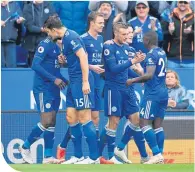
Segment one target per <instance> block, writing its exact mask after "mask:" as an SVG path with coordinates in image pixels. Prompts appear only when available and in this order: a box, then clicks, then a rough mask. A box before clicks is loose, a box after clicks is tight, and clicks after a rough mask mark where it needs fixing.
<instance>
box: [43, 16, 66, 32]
mask: <svg viewBox="0 0 195 172" xmlns="http://www.w3.org/2000/svg"><path fill="white" fill-rule="evenodd" d="M44 27H45V28H48V29H53V28H57V29H59V28H61V27H63V24H62V22H61V20H60V18H59V17H58V15H56V14H54V15H52V16H49V18H48V19H47V20H46V21H45V23H44Z"/></svg>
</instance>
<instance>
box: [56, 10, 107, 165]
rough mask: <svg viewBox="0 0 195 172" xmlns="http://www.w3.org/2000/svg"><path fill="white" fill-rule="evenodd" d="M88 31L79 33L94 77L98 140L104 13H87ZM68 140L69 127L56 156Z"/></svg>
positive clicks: (94, 110)
mask: <svg viewBox="0 0 195 172" xmlns="http://www.w3.org/2000/svg"><path fill="white" fill-rule="evenodd" d="M88 26H89V27H88V32H86V33H85V34H83V35H81V39H82V40H83V42H84V44H85V47H86V51H87V54H88V62H89V69H90V70H91V72H92V74H93V77H94V87H95V90H94V91H95V92H94V96H95V106H94V108H92V112H91V117H92V121H93V123H94V125H95V127H96V135H97V141H98V142H99V111H100V110H101V82H102V81H101V78H100V74H101V73H103V72H104V71H105V70H104V69H102V68H101V67H102V66H103V65H101V64H102V51H103V37H102V36H101V35H99V33H101V32H102V29H103V27H104V15H103V14H101V13H99V12H91V13H90V14H89V15H88ZM69 140H70V133H69V129H68V131H67V132H66V134H65V136H64V139H63V141H62V143H61V144H60V145H59V146H58V148H57V158H58V159H64V158H65V153H66V147H67V143H68V141H69ZM100 162H101V163H109V161H107V160H105V159H104V158H103V157H101V158H100Z"/></svg>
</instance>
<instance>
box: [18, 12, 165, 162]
mask: <svg viewBox="0 0 195 172" xmlns="http://www.w3.org/2000/svg"><path fill="white" fill-rule="evenodd" d="M88 24H89V27H88V31H87V32H86V33H85V34H83V35H82V36H79V35H78V34H77V33H76V32H74V31H72V30H69V29H67V28H66V27H65V26H63V24H62V22H61V20H60V19H59V17H58V16H55V15H54V16H50V17H49V18H48V20H47V21H46V22H45V25H44V28H45V30H46V31H47V33H48V37H47V38H46V39H45V40H43V41H41V42H40V44H39V46H38V48H37V51H36V53H35V56H34V59H33V64H32V69H33V70H34V71H35V76H34V86H33V93H34V97H35V100H36V103H37V109H38V110H39V112H40V117H41V118H40V119H41V120H40V122H39V123H38V124H37V125H36V126H35V127H34V128H33V129H32V132H31V133H30V135H29V136H28V137H27V139H26V141H25V142H24V144H23V145H21V146H20V147H19V151H20V153H21V155H22V157H23V159H24V161H25V162H27V163H30V164H32V163H33V159H32V156H31V152H30V146H31V145H32V144H33V143H34V142H35V141H36V140H37V139H38V138H39V137H40V136H41V135H42V134H43V138H44V143H45V147H44V158H43V163H44V164H59V163H62V164H100V163H101V164H122V162H123V163H131V161H130V160H128V158H127V157H126V154H125V152H124V148H125V146H126V145H127V144H128V142H129V141H130V139H131V138H132V137H133V138H134V140H135V143H136V145H137V148H138V150H139V152H140V157H141V163H144V164H157V163H163V162H164V158H163V156H162V153H163V145H164V131H163V128H162V122H163V118H164V115H165V110H166V107H167V103H168V92H167V88H166V85H165V75H166V69H165V67H166V64H165V63H166V54H165V52H164V51H163V50H162V49H161V48H159V47H158V46H157V45H158V37H157V34H156V32H154V31H149V32H148V33H146V34H145V35H144V37H143V43H144V46H145V47H146V48H147V49H148V50H149V52H148V53H147V55H145V54H144V53H142V52H136V51H135V49H134V48H133V47H131V46H129V44H130V43H131V41H132V38H133V29H132V27H131V26H129V25H127V24H125V23H122V22H116V23H114V24H113V33H114V39H113V40H109V41H107V42H105V43H104V42H103V37H102V36H101V35H100V33H101V32H102V30H103V27H104V16H103V14H101V13H99V12H91V13H90V14H89V16H88ZM140 62H142V63H143V64H144V67H143V68H142V67H141V65H140V64H139V63H140ZM63 63H66V64H67V66H68V74H69V80H67V79H65V78H64V77H63V76H62V75H61V73H60V66H61V65H62V64H63ZM101 73H104V75H105V85H104V114H105V116H107V119H108V121H107V124H106V126H105V127H104V129H103V130H102V131H101V134H99V129H98V126H99V111H100V110H101V102H100V101H101V88H100V86H101V84H100V80H101V77H100V74H101ZM134 83H144V87H145V90H144V96H143V98H142V103H141V105H140V107H139V103H138V101H137V97H136V95H135V90H134ZM66 86H67V95H66V107H67V112H66V120H67V122H68V124H69V128H68V130H67V132H66V134H65V136H64V139H63V141H62V142H61V143H60V144H59V146H58V148H57V159H56V158H54V157H53V156H52V148H53V144H54V131H55V124H56V114H57V112H58V109H59V105H60V90H61V89H64V88H65V87H66ZM123 116H125V117H126V119H127V121H128V122H127V125H126V128H125V130H124V133H123V136H122V138H121V141H120V143H119V144H118V145H115V140H116V130H117V126H118V123H119V121H120V119H122V117H123ZM83 135H84V137H85V138H86V142H87V144H88V148H89V156H88V157H87V158H84V156H83V151H82V137H83ZM70 139H71V140H72V142H73V145H74V155H73V156H72V157H71V158H70V159H69V160H66V161H65V158H64V156H65V153H66V147H67V144H68V142H69V140H70ZM145 140H146V142H147V143H148V145H149V147H150V149H151V151H152V153H153V156H151V157H149V156H148V154H147V152H146V148H145ZM106 144H107V146H108V157H109V159H105V158H104V157H103V156H102V152H103V150H104V147H105V145H106ZM116 157H118V158H120V159H121V161H122V162H121V161H118V160H117V159H116Z"/></svg>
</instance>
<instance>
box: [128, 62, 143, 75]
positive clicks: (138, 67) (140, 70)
mask: <svg viewBox="0 0 195 172" xmlns="http://www.w3.org/2000/svg"><path fill="white" fill-rule="evenodd" d="M130 68H131V69H132V70H134V71H135V72H136V73H138V74H139V75H143V73H144V69H143V68H142V66H141V65H140V63H137V64H134V65H132V66H131V67H130Z"/></svg>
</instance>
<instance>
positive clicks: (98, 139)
mask: <svg viewBox="0 0 195 172" xmlns="http://www.w3.org/2000/svg"><path fill="white" fill-rule="evenodd" d="M95 129H96V138H97V146H98V152H99V147H100V133H99V128H98V127H97V126H96V127H95Z"/></svg>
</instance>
